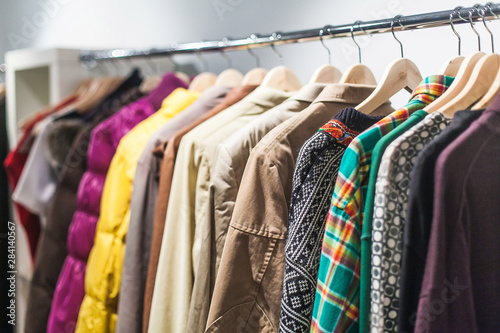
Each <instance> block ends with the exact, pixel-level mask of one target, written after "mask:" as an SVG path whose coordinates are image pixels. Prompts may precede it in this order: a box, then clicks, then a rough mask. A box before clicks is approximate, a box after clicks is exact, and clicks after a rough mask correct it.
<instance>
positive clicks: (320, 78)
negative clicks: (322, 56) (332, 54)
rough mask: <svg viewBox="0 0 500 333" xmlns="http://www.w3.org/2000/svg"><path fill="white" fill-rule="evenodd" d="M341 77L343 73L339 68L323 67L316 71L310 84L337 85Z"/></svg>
mask: <svg viewBox="0 0 500 333" xmlns="http://www.w3.org/2000/svg"><path fill="white" fill-rule="evenodd" d="M341 77H342V72H341V71H340V70H339V69H338V68H336V67H334V66H332V65H323V66H320V67H319V68H317V69H316V70H315V71H314V73H313V75H312V77H311V79H310V80H309V83H337V82H339V81H340V78H341Z"/></svg>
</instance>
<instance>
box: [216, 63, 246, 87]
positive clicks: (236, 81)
mask: <svg viewBox="0 0 500 333" xmlns="http://www.w3.org/2000/svg"><path fill="white" fill-rule="evenodd" d="M242 81H243V75H242V74H241V73H240V72H239V71H237V70H236V69H234V68H228V69H226V70H224V71H222V73H220V74H219V76H217V79H216V80H215V84H214V85H215V86H217V87H229V88H235V87H238V86H240V85H241V82H242Z"/></svg>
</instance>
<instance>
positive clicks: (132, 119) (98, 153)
mask: <svg viewBox="0 0 500 333" xmlns="http://www.w3.org/2000/svg"><path fill="white" fill-rule="evenodd" d="M178 87H186V83H184V82H183V81H181V80H180V79H178V78H177V77H176V76H175V74H173V73H168V74H166V75H165V76H164V77H163V79H162V82H161V83H160V85H159V86H158V87H157V88H155V90H153V91H152V92H151V93H150V94H149V95H148V96H147V97H144V98H142V99H140V100H138V101H137V102H135V103H133V104H130V105H128V106H126V107H124V108H123V109H121V110H120V111H118V112H117V113H116V114H114V115H113V116H112V117H110V118H109V119H107V120H106V121H104V122H102V123H101V124H99V125H98V126H97V127H96V128H95V129H94V130H93V131H92V136H91V139H90V143H89V147H88V154H87V171H86V172H85V174H84V175H83V177H82V179H81V181H80V185H79V188H78V194H77V211H76V212H75V214H74V215H73V220H72V221H71V225H70V228H69V231H68V256H67V257H66V260H65V261H64V265H63V268H62V270H61V273H60V275H59V279H58V282H57V286H56V290H55V292H54V298H53V300H52V307H51V311H50V316H49V322H48V325H47V331H48V332H65V333H66V332H73V331H74V329H75V327H76V321H77V319H78V312H79V310H80V305H81V302H82V300H83V297H84V295H85V271H86V266H87V259H88V256H89V253H90V250H91V249H92V246H93V244H94V237H95V229H96V224H97V220H98V218H99V212H100V202H101V194H102V189H103V186H104V180H105V178H106V173H107V171H108V168H109V165H110V163H111V160H112V158H113V155H114V153H115V151H116V149H117V147H118V144H119V142H120V140H121V138H122V137H123V136H125V134H127V133H128V132H129V131H130V130H131V129H132V128H134V127H135V126H136V125H137V124H138V123H140V122H141V121H142V120H144V119H146V118H148V117H149V116H151V115H152V114H153V113H154V112H155V111H156V110H158V109H159V108H160V106H161V102H162V100H163V99H164V98H165V97H166V96H168V95H169V94H170V93H171V92H172V91H173V90H175V89H176V88H178Z"/></svg>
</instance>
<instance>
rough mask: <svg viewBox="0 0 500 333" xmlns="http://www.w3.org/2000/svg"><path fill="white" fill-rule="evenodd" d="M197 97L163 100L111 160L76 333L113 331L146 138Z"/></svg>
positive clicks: (183, 93) (181, 94)
mask: <svg viewBox="0 0 500 333" xmlns="http://www.w3.org/2000/svg"><path fill="white" fill-rule="evenodd" d="M198 96H199V94H198V93H196V92H191V91H188V90H186V89H183V88H178V89H176V90H174V91H173V92H172V93H171V94H170V95H169V96H168V97H167V98H165V100H163V103H162V106H161V108H160V110H158V111H157V112H156V113H154V114H153V115H152V116H150V117H149V118H147V119H145V120H144V121H142V122H141V123H139V124H138V125H137V126H136V127H134V128H133V129H132V130H131V131H130V132H129V133H128V134H127V135H125V136H124V137H123V138H122V139H121V141H120V144H119V145H118V148H117V150H116V153H115V155H114V156H113V160H112V161H111V164H110V167H109V170H108V173H107V175H106V181H105V183H104V188H103V193H102V199H101V215H100V216H99V220H98V222H97V230H96V236H95V241H94V246H93V248H92V251H91V252H90V255H89V260H88V264H87V272H86V274H85V297H84V299H83V302H82V305H81V307H80V312H79V315H78V322H77V325H76V332H78V333H82V332H89V333H90V332H93V333H95V332H102V333H104V332H114V331H115V327H116V320H117V305H118V294H119V288H120V278H121V271H122V265H123V259H124V255H125V238H126V235H127V230H128V224H129V221H130V198H131V196H132V183H133V179H134V175H135V170H136V167H137V162H138V160H139V157H140V155H141V154H142V151H143V150H144V147H145V146H146V144H147V142H148V140H149V138H150V137H151V136H152V135H153V134H154V132H156V131H157V130H158V129H159V128H160V127H161V126H163V125H164V124H165V123H166V122H168V121H169V120H170V119H172V118H173V117H174V116H175V115H176V114H178V113H179V112H181V111H182V110H184V109H185V108H186V107H188V106H189V105H190V104H191V103H192V102H194V101H195V100H196V99H197V98H198Z"/></svg>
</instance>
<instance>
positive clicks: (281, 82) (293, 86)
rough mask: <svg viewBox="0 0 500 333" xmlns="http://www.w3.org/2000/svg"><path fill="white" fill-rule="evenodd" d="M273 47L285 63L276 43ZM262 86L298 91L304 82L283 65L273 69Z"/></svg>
mask: <svg viewBox="0 0 500 333" xmlns="http://www.w3.org/2000/svg"><path fill="white" fill-rule="evenodd" d="M274 35H276V34H274ZM271 48H272V49H273V51H274V52H275V53H276V54H277V55H278V56H279V58H280V62H281V63H283V56H282V55H281V54H280V53H279V52H278V51H277V50H276V48H275V47H274V43H272V44H271ZM261 86H263V87H271V88H275V89H279V90H283V91H287V92H292V91H297V90H299V89H300V88H302V84H301V83H300V80H299V78H298V77H297V75H295V73H293V72H292V71H291V70H289V69H288V68H286V67H285V66H283V65H280V66H277V67H274V68H273V69H271V70H270V71H269V72H268V73H267V75H266V77H265V78H264V80H263V81H262V84H261Z"/></svg>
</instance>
